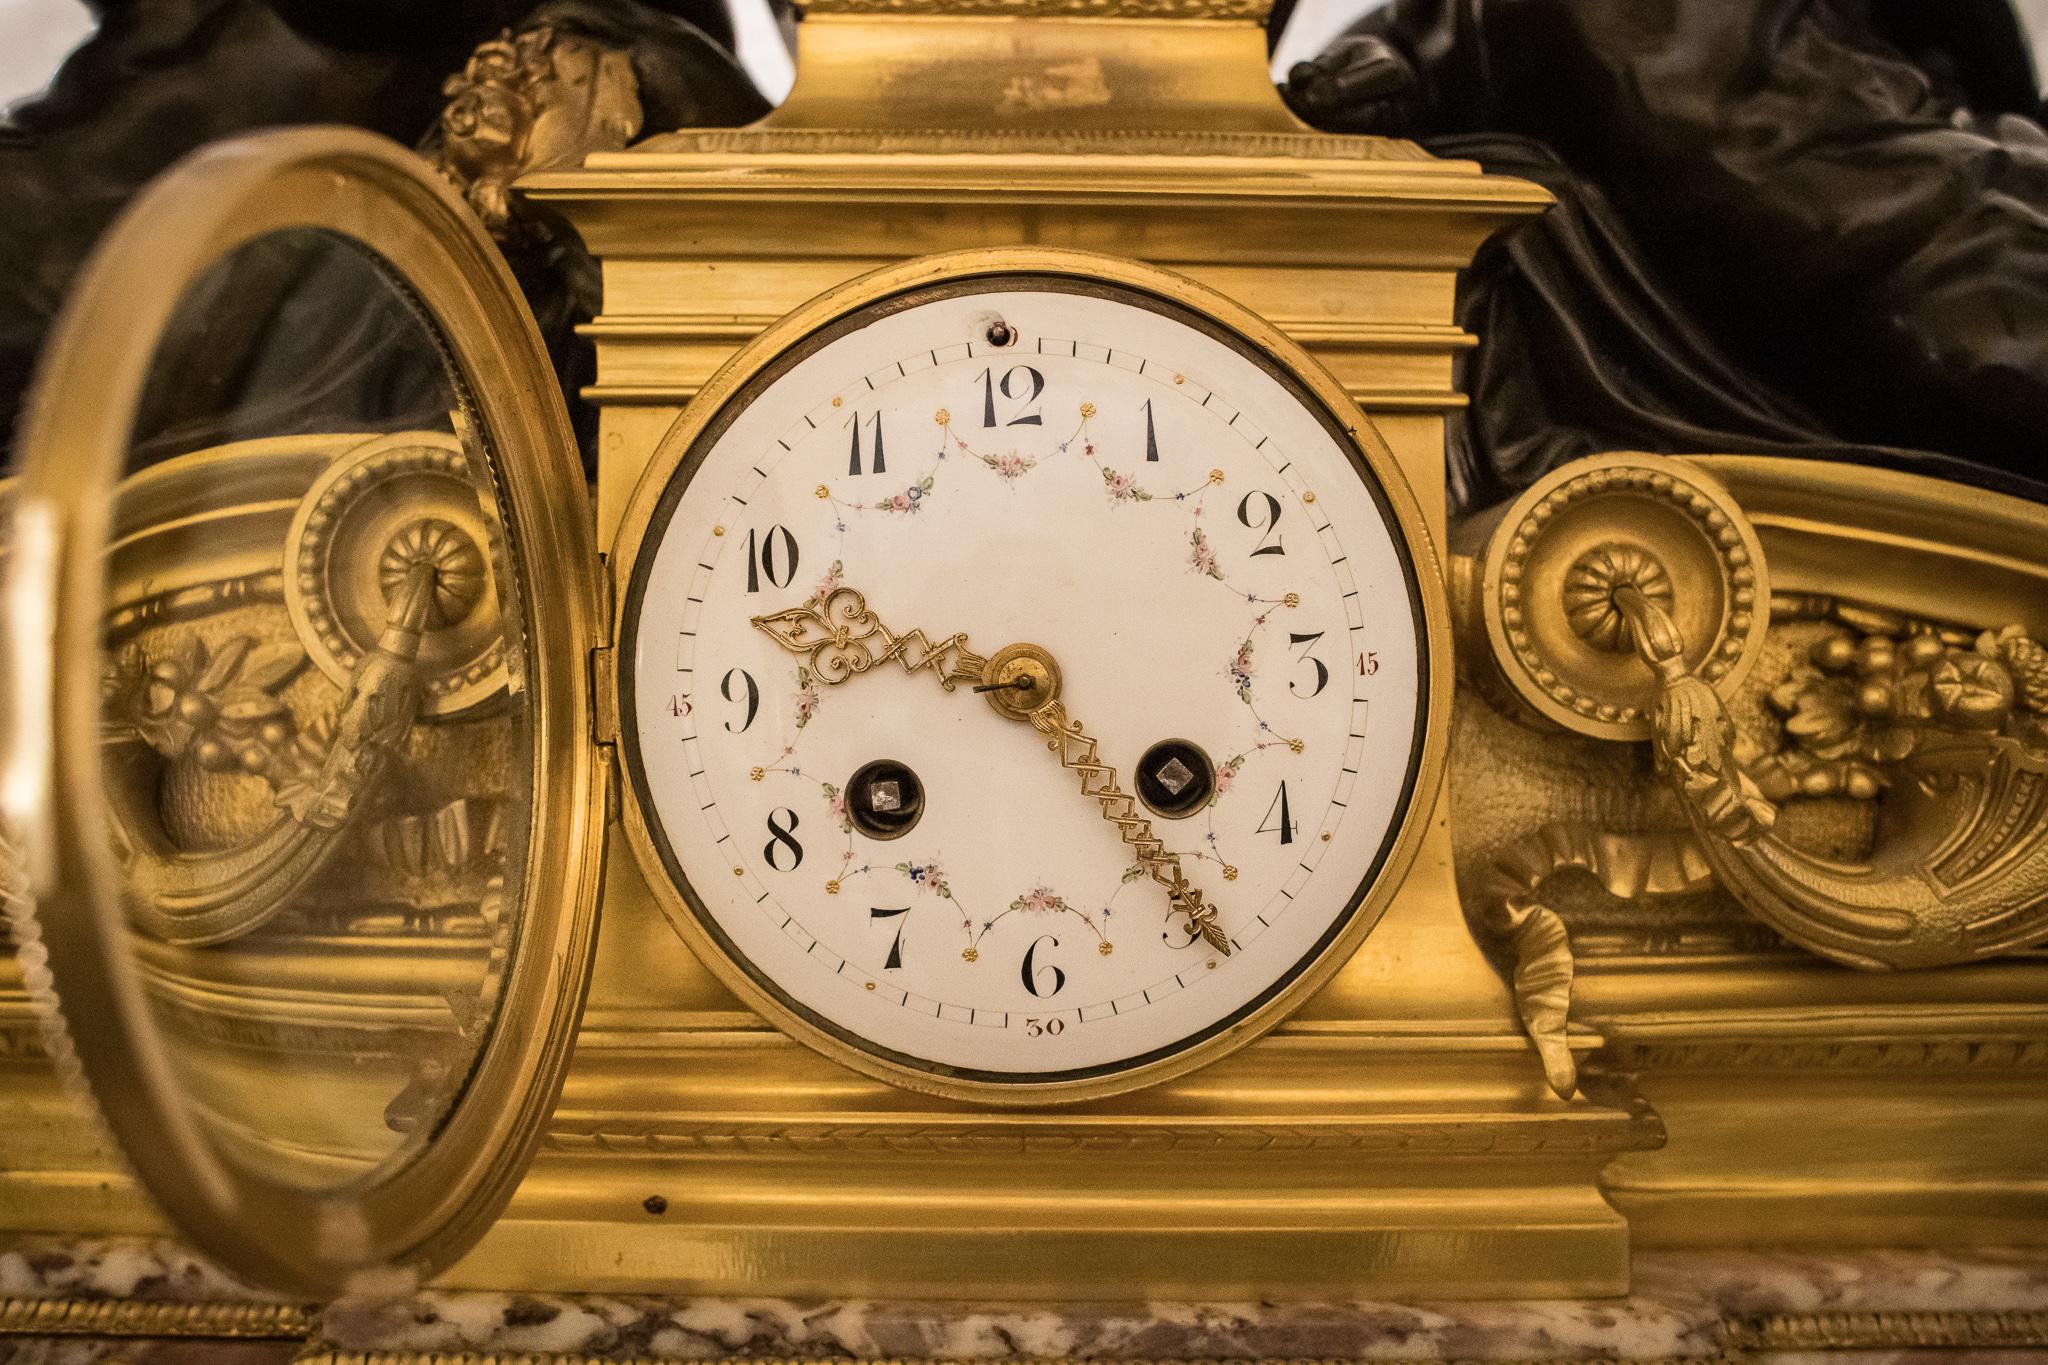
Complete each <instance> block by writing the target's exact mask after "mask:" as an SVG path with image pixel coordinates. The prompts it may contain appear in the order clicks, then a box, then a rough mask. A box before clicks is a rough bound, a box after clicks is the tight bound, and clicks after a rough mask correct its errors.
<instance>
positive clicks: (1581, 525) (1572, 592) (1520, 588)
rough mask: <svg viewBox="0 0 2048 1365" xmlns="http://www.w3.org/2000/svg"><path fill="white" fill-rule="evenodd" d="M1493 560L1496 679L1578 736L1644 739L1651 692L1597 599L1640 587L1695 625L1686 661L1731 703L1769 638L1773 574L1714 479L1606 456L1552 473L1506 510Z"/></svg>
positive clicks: (1622, 629)
mask: <svg viewBox="0 0 2048 1365" xmlns="http://www.w3.org/2000/svg"><path fill="white" fill-rule="evenodd" d="M1589 466H1590V467H1589ZM1561 527H1569V528H1570V532H1569V534H1568V535H1565V536H1564V537H1563V539H1564V540H1567V541H1572V542H1576V541H1580V540H1583V541H1585V542H1586V544H1585V545H1584V546H1583V547H1582V548H1576V549H1575V552H1574V548H1575V547H1573V546H1560V545H1559V544H1557V543H1553V541H1554V540H1556V539H1557V538H1558V537H1559V534H1560V533H1559V528H1561ZM1560 559H1561V560H1562V563H1560V562H1559V561H1560ZM1485 560H1486V562H1485V571H1484V577H1483V583H1482V587H1481V592H1482V594H1483V597H1484V601H1483V604H1482V605H1483V612H1484V616H1485V621H1486V627H1487V633H1488V635H1489V636H1490V637H1491V641H1492V644H1493V646H1494V653H1495V657H1496V661H1497V662H1498V663H1499V664H1500V665H1501V671H1502V672H1503V673H1504V674H1505V675H1506V679H1507V681H1508V683H1509V684H1510V686H1511V687H1512V688H1513V690H1514V691H1515V692H1516V693H1517V694H1518V695H1519V696H1520V697H1522V698H1523V699H1524V700H1525V701H1527V702H1529V703H1530V704H1531V705H1533V706H1534V707H1535V708H1536V709H1537V710H1538V711H1539V712H1541V713H1542V714H1543V715H1545V716H1547V717H1549V718H1550V719H1552V720H1554V721H1556V722H1558V723H1559V724H1561V725H1563V726H1565V727H1566V728H1567V729H1571V730H1575V731H1577V732H1579V733H1581V734H1587V735H1592V736H1596V737H1599V738H1603V739H1641V738H1645V737H1647V735H1648V729H1649V720H1648V715H1647V711H1646V707H1647V706H1648V704H1649V701H1650V699H1651V697H1652V696H1653V695H1654V692H1655V677H1654V675H1653V674H1652V673H1651V672H1650V670H1649V668H1648V666H1647V665H1645V664H1643V663H1642V662H1641V661H1640V660H1639V659H1637V658H1636V656H1635V652H1634V648H1633V640H1632V633H1631V632H1630V631H1629V630H1628V628H1627V626H1626V623H1625V621H1623V620H1622V619H1621V616H1620V613H1619V612H1618V611H1615V610H1612V609H1611V607H1609V606H1608V604H1607V603H1604V602H1602V601H1601V600H1600V597H1601V593H1602V591H1603V590H1604V591H1605V592H1608V593H1611V592H1612V591H1614V590H1616V589H1618V588H1621V587H1634V588H1636V589H1637V590H1638V591H1641V592H1642V593H1643V594H1644V595H1645V596H1646V597H1648V598H1650V599H1651V600H1652V601H1654V602H1656V603H1657V604H1658V605H1659V606H1662V607H1665V608H1667V609H1674V608H1675V609H1676V610H1677V611H1678V613H1679V614H1680V616H1681V619H1682V620H1684V621H1685V622H1686V624H1687V625H1688V626H1689V627H1690V629H1689V630H1688V632H1687V640H1686V651H1685V658H1686V660H1687V662H1688V663H1689V664H1690V665H1691V666H1692V667H1693V669H1694V670H1695V671H1696V672H1697V674H1698V675H1699V676H1700V677H1702V678H1704V679H1705V680H1706V681H1708V682H1709V683H1712V684H1713V685H1714V688H1715V690H1716V691H1717V692H1719V693H1721V694H1722V695H1723V696H1724V697H1726V696H1730V695H1732V694H1733V693H1734V691H1735V690H1736V689H1737V688H1738V687H1739V686H1740V685H1741V682H1742V680H1743V678H1744V677H1746V676H1747V674H1748V670H1749V668H1750V667H1751V666H1752V665H1753V664H1754V663H1755V661H1756V657H1757V655H1758V652H1759V651H1760V649H1761V647H1762V644H1763V639H1764V635H1765V633H1766V631H1767V629H1768V627H1769V619H1770V590H1769V583H1768V578H1767V569H1766V566H1765V563H1764V559H1763V552H1762V547H1761V545H1760V543H1759V542H1758V540H1757V537H1756V532H1755V529H1754V528H1753V527H1752V526H1751V525H1750V522H1749V519H1748V518H1747V517H1746V516H1744V515H1743V513H1742V511H1741V509H1740V508H1739V507H1738V506H1737V505H1736V504H1735V502H1734V500H1733V498H1731V497H1730V496H1729V495H1728V493H1727V492H1726V491H1724V490H1723V489H1721V488H1720V487H1719V486H1718V485H1716V484H1715V483H1714V482H1713V481H1712V480H1711V479H1710V478H1708V477H1707V476H1705V475H1704V474H1702V473H1700V472H1699V471H1697V470H1694V469H1691V468H1689V467H1687V466H1685V465H1682V464H1680V463H1679V462H1677V461H1675V460H1671V459H1668V458H1664V457H1658V456H1650V455H1620V456H1598V457H1593V458H1592V459H1589V460H1581V461H1578V462H1576V463H1574V464H1571V465H1567V466H1565V467H1564V468H1562V469H1560V470H1557V471H1555V472H1553V473H1552V474H1550V475H1549V476H1547V477H1546V478H1544V479H1543V480H1541V481H1539V482H1538V483H1537V484H1535V485H1534V486H1533V487H1531V488H1530V489H1529V490H1528V491H1527V492H1525V493H1523V494H1522V496H1521V497H1520V498H1519V499H1517V501H1516V502H1515V504H1514V505H1513V507H1512V508H1510V510H1509V512H1508V514H1507V516H1506V517H1505V518H1504V519H1503V520H1502V522H1501V523H1500V525H1499V527H1498V528H1497V529H1496V530H1495V531H1494V533H1493V536H1492V539H1491V540H1490V542H1489V544H1488V547H1487V550H1486V555H1485ZM1546 595H1547V598H1555V599H1556V601H1555V602H1554V603H1552V602H1549V601H1548V600H1546ZM1552 617H1555V618H1556V619H1555V620H1552V619H1551V618H1552ZM1702 624H1705V625H1706V627H1707V628H1706V629H1704V630H1703V629H1701V626H1702ZM1546 626H1547V627H1548V629H1547V630H1546V629H1545V627H1546ZM1567 635H1568V636H1569V640H1566V638H1565V637H1566V636H1567Z"/></svg>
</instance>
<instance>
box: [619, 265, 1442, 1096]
mask: <svg viewBox="0 0 2048 1365" xmlns="http://www.w3.org/2000/svg"><path fill="white" fill-rule="evenodd" d="M1138 273H1139V272H1133V271H1132V270H1131V269H1130V268H1128V267H1126V268H1124V271H1123V274H1124V278H1125V279H1127V280H1128V279H1130V278H1132V277H1133V276H1134V275H1135V274H1138ZM1142 277H1145V278H1148V279H1156V280H1158V281H1170V280H1171V279H1172V277H1168V276H1163V275H1160V276H1156V277H1152V276H1150V272H1143V273H1142ZM1173 283H1174V285H1176V286H1177V287H1178V291H1177V292H1178V293H1179V296H1180V298H1181V299H1182V300H1185V299H1186V298H1187V297H1188V296H1189V294H1190V293H1191V292H1192V287H1191V286H1185V285H1183V284H1182V283H1181V282H1178V281H1173ZM1221 307H1223V305H1221V304H1220V301H1218V302H1217V303H1216V304H1215V305H1212V306H1211V307H1209V308H1196V307H1192V306H1189V305H1188V304H1187V303H1186V302H1185V301H1181V302H1176V301H1173V300H1170V299H1169V298H1167V297H1165V296H1163V295H1162V294H1161V293H1157V292H1153V291H1152V290H1150V289H1146V288H1140V287H1135V286H1134V285H1132V284H1129V283H1118V282H1113V281H1112V280H1110V279H1106V278H1100V277H1093V276H1089V277H1077V276H1076V275H1075V274H1073V273H1070V272H1061V273H1026V272H1018V273H1012V274H1001V275H987V274H984V275H981V276H979V277H972V278H962V279H955V280H947V281H941V282H939V283H935V284H928V285H925V286H923V287H920V288H914V289H909V290H906V291H900V292H897V293H894V294H891V295H888V296H886V297H882V298H878V299H875V300H873V301H872V302H870V303H867V304H864V305H861V306H857V307H854V308H852V309H851V311H842V312H841V313H840V314H839V315H838V316H837V317H836V318H834V319H833V320H831V321H829V322H825V323H824V324H823V325H817V326H813V327H811V328H810V329H809V330H808V331H805V332H803V333H802V334H800V335H795V336H789V337H785V338H782V339H780V342H779V343H778V342H772V341H771V342H769V343H767V344H765V345H763V346H762V347H760V348H759V349H758V350H757V352H756V353H755V356H754V358H753V359H752V360H748V359H744V358H743V360H742V361H740V362H736V363H737V364H738V365H739V366H740V368H741V369H742V370H743V371H746V370H750V371H751V373H750V374H749V375H748V377H746V378H745V379H744V380H743V381H742V382H739V383H738V384H737V385H736V386H731V387H730V392H729V395H727V396H725V397H724V398H723V401H722V402H719V403H718V406H717V409H716V411H715V412H714V413H712V414H710V415H709V416H707V417H706V418H705V419H704V420H703V421H701V422H697V423H691V422H690V421H689V420H688V419H686V422H685V423H684V425H683V427H682V428H680V429H679V430H678V431H677V432H676V433H673V434H672V435H671V437H670V443H669V445H668V446H666V447H665V448H664V452H663V456H664V457H665V458H664V459H661V460H658V462H657V469H665V470H666V471H667V472H666V477H665V479H664V480H663V482H662V483H661V485H660V486H659V487H658V488H656V487H653V486H650V487H649V488H647V489H644V490H643V498H644V499H645V500H646V502H647V506H646V508H645V516H646V526H645V529H644V531H643V532H642V534H641V538H640V541H639V544H638V547H637V550H636V551H634V552H633V553H632V555H631V560H630V562H631V565H632V568H631V574H630V578H629V581H628V583H627V584H626V591H625V593H624V605H623V611H622V616H621V629H620V638H619V658H620V710H621V727H622V735H621V741H622V742H621V750H622V757H623V759H624V762H625V767H626V770H627V773H628V776H629V778H630V781H631V783H632V786H633V788H634V793H635V796H636V798H637V803H636V810H635V822H636V823H637V824H638V826H639V828H638V831H637V832H638V833H639V834H640V836H641V837H642V838H643V840H644V843H645V844H646V846H647V847H648V849H649V850H650V851H651V852H652V853H653V854H654V855H655V856H656V857H658V859H659V861H660V864H661V866H662V867H663V869H664V870H665V873H666V877H665V879H663V878H657V879H656V880H657V881H660V880H666V881H667V882H668V883H669V886H668V887H667V888H665V891H669V892H673V893H674V894H665V896H664V899H665V901H666V902H667V903H668V904H669V905H670V907H671V909H672V910H673V912H674V914H675V917H676V918H677V920H678V923H679V927H681V928H682V929H683V931H684V932H685V935H686V937H688V938H689V939H690V940H691V941H692V942H693V943H695V944H697V945H698V946H699V947H700V948H701V949H704V950H705V951H706V956H707V957H708V958H709V959H710V960H711V962H712V964H713V965H714V967H716V968H718V969H719V970H720V971H721V972H722V973H724V974H725V975H727V976H728V978H729V979H730V980H731V981H732V982H733V984H735V985H737V986H738V987H739V988H740V989H741V990H742V992H743V993H744V994H745V995H746V996H747V997H748V998H749V999H750V1000H752V1001H754V1002H755V1003H757V1004H759V1005H761V1006H762V1007H763V1008H765V1009H766V1010H768V1012H769V1013H770V1014H771V1016H772V1017H775V1018H777V1019H778V1020H779V1021H781V1022H783V1023H784V1024H785V1025H788V1026H791V1027H792V1028H793V1030H794V1031H795V1032H797V1033H798V1034H799V1035H800V1036H803V1037H805V1038H807V1039H809V1040H811V1041H813V1042H816V1043H819V1044H821V1045H823V1046H825V1047H826V1048H827V1049H828V1050H830V1051H832V1052H834V1053H835V1054H837V1055H840V1056H842V1057H843V1058H844V1059H846V1060H848V1061H850V1062H852V1063H853V1064H855V1065H857V1066H861V1067H863V1068H864V1069H867V1070H869V1071H871V1072H875V1073H877V1074H881V1075H884V1076H887V1077H889V1078H891V1079H896V1080H899V1081H904V1082H906V1083H909V1084H913V1085H923V1086H926V1087H928V1088H938V1089H942V1090H947V1089H952V1090H957V1091H963V1092H966V1093H974V1094H993V1093H999V1092H1005V1091H1007V1092H1010V1093H1012V1094H1015V1095H1018V1096H1021V1097H1044V1096H1046V1095H1048V1094H1058V1093H1101V1092H1102V1091H1103V1090H1104V1089H1110V1088H1116V1087H1118V1086H1119V1085H1123V1084H1129V1083H1134V1082H1135V1081H1136V1080H1138V1079H1143V1078H1146V1077H1152V1076H1156V1075H1158V1074H1159V1073H1160V1072H1161V1071H1162V1070H1163V1069H1165V1068H1167V1067H1169V1066H1170V1065H1171V1064H1172V1063H1173V1062H1175V1061H1176V1060H1177V1059H1180V1060H1185V1059H1186V1058H1188V1057H1189V1056H1190V1055H1191V1054H1192V1053H1194V1052H1195V1051H1197V1050H1199V1049H1203V1048H1204V1047H1205V1046H1207V1047H1211V1048H1213V1047H1218V1046H1224V1045H1227V1042H1226V1041H1225V1040H1226V1039H1227V1040H1237V1039H1239V1038H1240V1037H1241V1036H1248V1035H1249V1033H1250V1032H1252V1031H1253V1030H1254V1028H1255V1027H1256V1025H1257V1024H1258V1023H1260V1022H1265V1021H1267V1020H1268V1019H1269V1018H1270V1016H1271V1015H1272V1014H1273V1007H1274V1006H1275V1005H1276V1003H1284V1002H1283V1001H1282V997H1283V996H1286V995H1287V993H1288V992H1290V990H1300V989H1305V988H1306V986H1307V984H1309V982H1310V979H1311V978H1312V977H1313V976H1314V975H1315V968H1316V967H1317V966H1318V965H1319V964H1323V965H1325V966H1326V967H1327V966H1334V965H1335V963H1334V961H1333V960H1332V959H1333V958H1335V957H1336V956H1337V954H1335V953H1333V951H1332V950H1333V948H1334V947H1336V946H1338V945H1340V944H1341V945H1348V944H1354V943H1355V942H1356V941H1357V935H1359V934H1362V933H1363V932H1364V930H1365V929H1366V928H1367V927H1369V921H1370V919H1371V918H1372V917H1373V916H1375V915H1376V914H1377V913H1378V909H1379V908H1380V906H1379V901H1380V900H1383V899H1384V897H1383V896H1378V897H1376V896H1375V895H1374V893H1375V891H1377V890H1384V889H1386V886H1385V884H1386V883H1387V882H1388V881H1389V880H1390V878H1389V877H1388V875H1387V874H1388V871H1389V865H1390V862H1393V861H1397V860H1398V859H1397V853H1398V852H1399V851H1400V850H1399V849H1398V848H1397V846H1399V845H1401V844H1403V842H1404V840H1403V838H1402V835H1403V832H1404V830H1405V829H1406V828H1407V827H1408V826H1409V825H1410V823H1411V822H1410V821H1409V819H1408V817H1409V814H1410V805H1411V802H1412V799H1413V796H1414V793H1415V791H1416V790H1417V787H1418V774H1419V772H1420V770H1421V768H1422V767H1423V756H1424V749H1425V738H1426V733H1427V730H1428V725H1427V720H1428V713H1429V697H1428V691H1429V667H1430V659H1429V644H1428V641H1429V626H1428V620H1427V617H1426V614H1425V597H1424V592H1423V589H1422V586H1421V583H1422V580H1421V578H1420V577H1419V575H1418V571H1417V567H1416V564H1415V557H1416V556H1415V550H1414V548H1413V546H1412V543H1411V542H1412V539H1413V537H1415V536H1416V535H1418V534H1419V533H1418V532H1416V531H1415V530H1414V525H1413V524H1414V521H1415V518H1414V516H1413V514H1412V512H1409V513H1407V514H1406V515H1403V514H1401V513H1398V512H1397V510H1396V509H1397V506H1406V504H1405V503H1397V501H1396V498H1397V497H1405V494H1404V493H1400V492H1399V491H1398V490H1390V489H1389V487H1388V486H1387V483H1386V482H1385V480H1386V479H1387V478H1390V477H1392V476H1391V474H1390V473H1389V472H1388V470H1389V468H1390V467H1389V466H1388V465H1387V462H1386V460H1385V457H1384V455H1379V456H1378V457H1377V458H1373V457H1369V456H1368V455H1367V453H1366V451H1365V450H1364V449H1362V448H1361V445H1360V444H1359V441H1360V440H1361V439H1364V440H1367V441H1371V440H1372V438H1371V437H1370V435H1369V434H1368V435H1367V436H1365V437H1363V438H1361V437H1359V436H1358V435H1357V431H1356V429H1355V424H1357V422H1358V418H1357V416H1356V414H1355V412H1354V413H1353V415H1352V418H1351V420H1352V422H1353V424H1354V429H1353V430H1347V428H1346V427H1345V426H1344V425H1343V424H1342V423H1341V421H1340V420H1339V419H1338V418H1337V417H1336V416H1335V415H1334V413H1333V411H1332V407H1331V404H1329V403H1327V402H1325V401H1324V399H1322V398H1320V397H1318V396H1317V393H1316V391H1315V389H1314V387H1313V384H1312V382H1311V381H1310V380H1308V379H1307V378H1305V377H1304V376H1303V374H1302V373H1301V371H1300V370H1299V369H1298V368H1297V366H1296V365H1289V364H1287V363H1284V362H1282V361H1280V360H1278V359H1276V358H1275V357H1274V355H1273V354H1272V353H1271V352H1270V351H1269V350H1267V349H1264V348H1262V347H1260V346H1258V345H1254V344H1253V343H1251V342H1249V341H1247V340H1246V339H1245V338H1244V337H1243V336H1241V335H1240V334H1239V333H1238V332H1237V331H1234V330H1232V329H1231V328H1229V327H1226V326H1224V325H1221V324H1220V323H1219V321H1218V320H1217V317H1216V315H1215V314H1216V309H1217V308H1221ZM1245 321H1247V322H1249V321H1250V320H1249V319H1245ZM1297 363H1298V364H1300V365H1305V364H1306V362H1297ZM1324 382H1325V383H1327V381H1324ZM1326 392H1327V390H1326ZM717 398H718V395H716V394H714V395H713V401H716V400H717ZM1340 401H1341V400H1340ZM1372 448H1373V449H1374V450H1378V447H1377V443H1376V442H1374V443H1373V446H1372ZM1376 466H1377V467H1376Z"/></svg>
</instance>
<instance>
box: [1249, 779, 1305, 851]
mask: <svg viewBox="0 0 2048 1365" xmlns="http://www.w3.org/2000/svg"><path fill="white" fill-rule="evenodd" d="M1275 812H1278V813H1279V816H1280V823H1279V824H1277V825H1276V824H1274V823H1273V816H1274V813H1275ZM1300 828H1301V825H1300V822H1298V821H1297V820H1295V818H1294V815H1293V812H1291V811H1290V810H1288V808H1287V784H1286V783H1285V782H1282V783H1281V784H1280V790H1279V791H1277V792H1275V793H1273V804H1272V805H1270V806H1267V807H1266V818H1265V819H1264V820H1262V821H1260V822H1259V828H1258V830H1257V833H1260V834H1278V835H1279V836H1280V842H1281V843H1283V844H1291V843H1293V842H1294V835H1295V832H1296V831H1297V830H1299V829H1300Z"/></svg>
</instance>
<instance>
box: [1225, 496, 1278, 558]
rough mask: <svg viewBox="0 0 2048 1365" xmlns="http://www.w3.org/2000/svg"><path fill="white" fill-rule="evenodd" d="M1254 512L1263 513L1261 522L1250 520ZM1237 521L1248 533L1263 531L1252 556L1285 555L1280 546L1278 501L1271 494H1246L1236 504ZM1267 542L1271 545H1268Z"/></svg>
mask: <svg viewBox="0 0 2048 1365" xmlns="http://www.w3.org/2000/svg"><path fill="white" fill-rule="evenodd" d="M1255 510H1263V511H1264V513H1265V517H1264V519H1263V520H1260V521H1253V520H1252V513H1253V512H1254V511H1255ZM1237 519H1238V520H1239V521H1241V522H1243V523H1244V526H1245V529H1246V530H1248V531H1264V532H1265V533H1266V534H1264V535H1262V536H1260V537H1259V547H1258V548H1257V549H1256V550H1253V551H1252V553H1253V554H1254V555H1284V554H1286V553H1287V551H1286V550H1284V549H1282V548H1281V546H1280V499H1278V498H1276V497H1274V496H1273V495H1272V494H1271V493H1247V494H1245V495H1244V498H1243V500H1242V501H1240V502H1239V503H1238V504H1237ZM1268 542H1271V543H1270V544H1269V543H1268Z"/></svg>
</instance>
